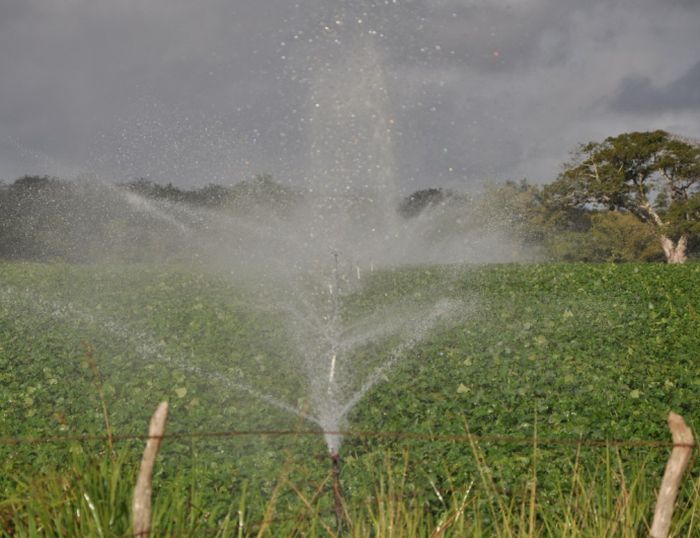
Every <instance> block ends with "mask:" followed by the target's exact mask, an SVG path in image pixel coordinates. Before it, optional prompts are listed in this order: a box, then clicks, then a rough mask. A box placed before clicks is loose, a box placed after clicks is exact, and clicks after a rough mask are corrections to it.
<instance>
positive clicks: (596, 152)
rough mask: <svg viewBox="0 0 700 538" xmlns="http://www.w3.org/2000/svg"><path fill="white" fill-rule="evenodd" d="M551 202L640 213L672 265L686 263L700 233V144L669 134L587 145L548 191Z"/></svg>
mask: <svg viewBox="0 0 700 538" xmlns="http://www.w3.org/2000/svg"><path fill="white" fill-rule="evenodd" d="M546 196H547V197H548V199H549V201H550V203H553V204H554V205H560V206H569V207H579V208H584V207H587V208H593V209H609V210H612V211H623V212H627V213H629V214H631V215H634V216H635V217H636V218H637V219H639V220H640V221H641V222H643V223H645V224H647V225H648V226H650V227H651V228H652V229H653V230H654V233H655V234H656V236H657V238H658V240H659V242H660V244H661V247H662V248H663V251H664V254H665V256H666V260H667V261H668V262H669V263H683V262H685V261H686V258H687V247H688V240H689V237H690V236H691V235H692V234H697V233H699V232H700V211H699V210H698V208H699V207H700V145H699V144H697V143H694V142H692V141H689V140H684V139H681V138H679V137H676V136H673V135H671V134H669V133H667V132H665V131H660V130H658V131H651V132H633V133H625V134H621V135H619V136H615V137H609V138H607V139H605V140H604V141H603V142H590V143H588V144H584V145H582V146H581V147H580V148H579V149H578V151H577V152H576V153H575V154H574V158H573V160H572V161H571V162H570V163H569V164H568V165H567V166H566V167H565V169H564V171H563V172H562V173H561V174H560V175H559V177H558V178H557V180H556V181H555V182H554V183H553V184H552V185H549V186H548V187H547V189H546Z"/></svg>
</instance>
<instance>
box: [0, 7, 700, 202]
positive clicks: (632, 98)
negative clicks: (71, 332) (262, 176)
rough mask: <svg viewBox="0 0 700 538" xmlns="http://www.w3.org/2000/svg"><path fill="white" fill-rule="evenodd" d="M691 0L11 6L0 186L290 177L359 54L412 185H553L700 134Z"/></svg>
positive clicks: (0, 20) (4, 50) (2, 29)
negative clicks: (608, 151)
mask: <svg viewBox="0 0 700 538" xmlns="http://www.w3.org/2000/svg"><path fill="white" fill-rule="evenodd" d="M698 6H700V2H697V1H690V0H685V1H682V0H673V1H672V2H665V1H661V0H619V1H612V0H591V1H589V2H581V1H580V0H512V1H507V0H396V1H395V2H394V1H393V0H387V1H385V0H363V1H358V0H336V1H331V0H297V1H296V2H289V1H288V0H265V1H260V2H243V1H239V2H231V1H230V0H201V1H200V2H191V1H188V0H151V1H149V2H145V3H144V2H139V1H137V0H124V1H120V2H108V1H94V0H62V1H60V2H57V1H53V0H22V1H20V0H10V1H7V2H0V95H2V99H1V100H0V178H2V179H5V180H12V179H14V177H17V176H18V175H20V174H23V173H49V174H63V173H64V171H71V170H75V171H76V173H79V172H80V171H81V170H83V171H86V172H95V173H98V174H101V175H103V176H105V177H108V178H113V179H117V180H121V179H125V178H128V177H134V176H142V175H148V176H149V177H151V178H152V179H155V180H158V181H173V182H174V183H179V184H192V183H206V182H209V181H217V182H222V183H229V182H234V181H238V180H240V179H243V178H245V177H249V176H250V175H252V174H254V173H258V172H271V173H273V174H274V175H275V176H276V177H278V178H279V179H290V180H291V181H297V180H300V179H303V178H304V176H305V175H308V167H309V161H310V160H311V150H310V148H311V146H312V145H313V137H314V132H313V131H314V130H313V128H311V127H310V125H311V123H312V122H313V121H317V125H318V121H319V120H318V119H316V120H315V118H318V116H315V112H314V111H313V110H312V106H313V103H312V97H313V94H314V91H315V90H314V88H316V90H318V88H319V85H322V83H323V77H324V76H326V75H324V73H326V74H327V73H329V72H331V71H332V70H333V69H346V70H348V71H350V72H348V73H347V74H345V75H343V77H345V78H343V77H332V76H330V77H328V76H326V78H327V79H328V80H331V81H333V80H335V81H338V80H347V81H348V82H347V83H344V84H343V86H344V88H342V90H343V91H338V92H337V98H338V99H341V98H343V97H345V98H348V97H349V96H348V95H347V92H348V91H350V88H351V87H355V88H359V86H358V81H361V80H362V70H363V69H364V68H366V67H367V66H364V67H363V65H362V61H363V60H362V58H376V59H377V60H376V61H377V62H379V64H380V66H379V67H380V68H381V71H382V76H381V77H380V76H375V77H374V79H372V80H375V81H378V80H381V81H382V84H383V85H385V86H386V88H385V90H386V92H387V96H386V99H385V103H383V104H382V106H381V114H382V115H383V116H385V117H384V120H388V119H391V120H392V121H393V122H394V123H393V124H392V142H393V153H394V162H395V164H394V166H395V167H396V173H397V176H398V177H399V178H401V181H403V182H404V184H405V186H406V188H408V189H410V188H414V187H422V186H429V185H441V184H452V185H454V186H458V185H460V184H461V185H463V186H464V187H465V188H468V187H470V186H472V185H473V184H475V183H478V182H480V181H482V180H484V179H494V180H501V179H508V178H519V177H523V176H527V177H529V178H531V179H536V180H542V181H545V180H548V179H551V178H552V177H553V176H554V175H555V174H556V169H555V168H556V163H558V162H562V161H564V160H565V159H566V157H567V153H568V151H569V150H571V149H572V148H573V147H575V145H576V144H577V143H579V142H582V141H587V140H590V139H602V138H604V137H605V136H608V135H610V134H616V133H619V132H624V131H626V130H629V129H632V128H634V129H640V128H642V129H644V128H646V126H649V128H668V129H671V128H674V127H675V128H676V129H677V130H678V129H680V130H682V131H683V132H682V134H686V135H689V136H695V137H697V136H700V122H699V121H698V116H699V115H700V104H699V103H698V97H697V93H696V92H697V88H699V87H700V83H698V77H699V76H700V75H699V71H700V67H698V65H697V57H696V56H697V43H698V41H697V40H698V38H697V28H699V27H700V9H698ZM365 46H366V47H372V48H373V52H372V54H370V55H369V56H367V55H366V51H365V52H362V50H361V49H362V47H365ZM352 54H357V61H345V60H343V58H344V57H345V56H348V55H352ZM363 54H365V56H363ZM373 61H374V60H373ZM343 66H345V67H343ZM689 66H694V67H689ZM365 72H367V70H366V69H365ZM355 93H356V94H358V95H359V94H362V90H361V89H358V90H356V91H355ZM368 94H371V92H369V93H368ZM325 95H326V100H327V102H333V97H334V96H333V94H332V91H330V90H328V91H326V92H325ZM350 97H352V96H350ZM345 101H346V102H350V101H351V100H350V99H345ZM352 102H353V103H357V104H356V105H353V106H357V107H361V106H362V105H361V99H356V100H353V101H352ZM341 127H343V126H341ZM328 129H330V128H328ZM328 129H327V130H328ZM339 131H341V132H342V131H343V129H339ZM348 136H349V135H348ZM345 138H347V136H346V137H345ZM354 158H355V160H358V159H360V158H361V156H355V157H354Z"/></svg>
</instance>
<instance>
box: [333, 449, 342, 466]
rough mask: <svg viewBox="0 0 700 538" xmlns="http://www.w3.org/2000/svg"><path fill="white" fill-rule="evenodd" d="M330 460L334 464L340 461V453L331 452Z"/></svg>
mask: <svg viewBox="0 0 700 538" xmlns="http://www.w3.org/2000/svg"><path fill="white" fill-rule="evenodd" d="M331 461H332V462H333V463H335V464H338V463H340V453H339V452H336V451H334V452H331Z"/></svg>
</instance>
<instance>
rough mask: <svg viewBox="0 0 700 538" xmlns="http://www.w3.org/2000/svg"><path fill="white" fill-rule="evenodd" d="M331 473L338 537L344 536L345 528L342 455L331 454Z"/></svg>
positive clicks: (337, 453)
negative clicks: (341, 480)
mask: <svg viewBox="0 0 700 538" xmlns="http://www.w3.org/2000/svg"><path fill="white" fill-rule="evenodd" d="M331 471H332V473H333V500H334V506H335V525H336V530H337V531H338V536H342V534H343V528H344V527H345V522H346V516H345V502H344V498H343V488H342V485H341V483H340V453H339V452H331Z"/></svg>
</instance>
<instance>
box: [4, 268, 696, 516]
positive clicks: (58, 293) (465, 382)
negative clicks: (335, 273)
mask: <svg viewBox="0 0 700 538" xmlns="http://www.w3.org/2000/svg"><path fill="white" fill-rule="evenodd" d="M0 272H1V274H2V288H1V289H0V297H1V300H0V390H1V391H2V397H1V398H0V431H2V436H3V437H5V438H7V437H10V438H13V437H42V436H62V435H80V434H92V435H98V436H105V435H106V434H107V430H106V425H105V420H104V415H103V412H102V407H101V404H102V400H104V402H105V403H106V406H107V408H108V411H109V419H110V423H111V429H112V432H113V433H114V434H115V435H117V434H143V433H145V431H146V427H147V422H148V418H149V416H150V414H151V413H152V411H153V410H154V409H155V406H156V405H157V403H158V402H159V401H161V400H163V399H167V400H169V401H170V403H171V409H172V410H171V419H170V423H169V426H168V430H169V431H170V432H193V431H194V432H221V431H226V430H237V431H249V430H258V431H269V430H287V431H288V430H295V429H296V430H298V431H305V432H307V431H309V430H318V428H317V426H316V425H314V424H311V423H309V422H307V421H306V420H305V419H304V418H302V417H299V416H297V415H294V414H292V413H290V412H288V411H287V410H285V409H283V408H281V407H280V406H275V405H271V404H270V402H269V401H267V400H265V397H266V396H269V397H271V398H274V399H275V401H277V402H284V403H285V404H287V405H288V406H290V407H293V408H296V409H299V410H301V411H302V412H303V411H304V410H306V409H308V405H309V402H308V399H307V396H306V383H307V382H308V381H307V380H306V379H305V377H304V375H303V372H300V371H298V369H297V368H296V367H295V366H294V365H295V364H297V363H295V361H294V360H292V359H293V357H291V355H290V354H292V353H294V351H293V350H292V348H291V346H289V345H288V338H289V336H290V335H289V333H288V328H287V326H286V324H285V320H284V319H283V317H282V315H281V314H280V313H278V312H277V313H276V312H275V311H274V310H263V309H260V308H259V306H256V305H255V304H253V303H251V300H250V294H249V293H248V292H247V290H241V289H238V288H237V287H236V286H235V285H233V284H231V281H230V280H228V279H226V278H224V277H223V276H215V275H214V276H212V275H206V274H204V273H201V272H200V271H197V270H194V269H192V268H185V267H182V268H179V269H178V268H169V269H167V270H164V269H162V268H158V267H154V266H134V265H131V266H109V267H107V266H69V265H40V264H26V263H21V264H20V263H5V264H3V265H2V267H1V269H0ZM364 283H365V285H364V286H363V288H362V289H361V290H360V291H358V292H356V293H355V294H353V295H350V296H347V297H346V298H345V301H344V304H343V315H344V316H346V317H347V319H350V320H352V319H359V318H361V317H362V316H364V315H366V314H367V313H368V312H372V311H376V310H377V309H380V308H382V307H383V306H385V305H390V304H395V303H396V301H397V300H400V299H401V298H405V297H411V298H412V299H413V300H416V298H418V299H420V297H421V295H425V296H426V301H427V300H428V299H429V296H430V295H431V294H432V293H438V290H439V292H440V293H441V294H446V295H448V296H452V297H454V298H455V299H459V300H462V301H463V303H462V304H464V305H468V308H469V312H468V313H466V315H465V316H464V317H463V318H460V319H459V322H458V323H456V324H455V323H443V324H440V325H439V326H437V327H436V328H435V329H434V330H433V331H432V332H431V333H430V334H429V335H428V337H427V338H425V339H424V340H423V341H422V342H420V343H418V344H417V345H416V346H414V347H413V348H411V349H410V350H408V351H407V353H406V355H405V356H404V357H403V358H402V359H401V360H400V361H398V362H397V363H396V365H395V366H394V367H393V368H392V369H390V370H389V371H387V372H385V374H384V378H383V379H382V381H381V382H379V383H378V384H377V385H376V386H374V387H373V388H372V389H371V390H370V391H369V392H368V393H367V394H366V396H365V397H364V398H363V399H361V400H360V401H359V403H358V404H357V406H356V407H355V408H354V410H353V411H352V412H351V413H350V416H349V425H348V426H349V428H350V429H351V430H353V431H357V432H380V433H381V432H383V433H385V434H387V433H388V434H391V433H394V432H403V433H408V434H420V435H423V436H424V437H422V438H418V439H416V438H402V437H393V436H391V435H388V436H373V435H366V436H362V435H360V436H357V437H354V436H349V437H347V438H346V439H345V442H344V444H343V446H342V448H341V455H342V457H343V462H344V463H343V480H344V484H345V486H346V490H347V495H348V496H349V497H351V498H352V497H355V498H358V499H359V498H364V496H366V495H369V494H371V492H372V491H373V488H374V487H375V486H376V484H374V478H375V477H374V476H373V473H372V471H371V469H375V468H377V466H378V465H384V463H385V462H386V461H389V462H392V461H395V462H397V463H398V464H400V462H401V461H402V456H401V454H403V453H404V451H408V453H409V454H410V458H411V461H412V462H413V464H412V465H411V466H410V467H408V468H407V470H406V472H405V481H406V482H405V488H406V489H407V490H408V491H415V492H420V493H421V494H424V495H425V496H426V498H427V499H428V501H427V502H428V503H429V504H430V503H433V504H434V507H438V506H439V505H440V502H441V500H440V499H441V498H442V497H444V496H445V495H447V496H449V495H450V492H451V491H455V490H456V489H458V488H460V487H466V485H467V484H469V483H470V482H471V481H473V480H474V479H475V478H476V477H478V465H477V464H478V462H476V461H475V460H474V457H473V451H472V450H471V449H470V447H469V444H468V443H466V442H464V440H462V441H459V440H450V439H449V438H446V437H445V436H450V435H455V436H463V435H464V434H465V433H466V432H467V431H469V432H471V433H472V434H475V435H482V436H483V435H486V436H509V437H515V438H518V439H521V440H523V442H513V441H510V442H509V441H506V442H499V441H497V440H492V441H484V442H483V443H482V444H481V449H482V450H483V452H484V457H485V460H486V461H487V462H488V466H489V468H490V469H491V470H492V472H493V476H494V480H496V484H497V485H498V487H499V488H502V490H503V491H506V492H508V491H510V488H512V487H514V486H513V484H518V483H520V482H521V481H522V480H523V477H526V476H527V475H528V472H530V471H529V470H530V469H531V468H532V464H533V458H534V457H535V455H537V457H538V458H539V465H538V478H539V480H540V490H539V491H540V495H541V496H542V499H544V500H545V501H544V502H547V501H546V500H547V499H549V500H552V499H555V498H557V496H559V495H560V494H561V491H562V490H564V491H565V490H567V488H568V487H570V477H571V461H572V458H574V457H575V456H576V450H577V448H576V444H575V443H576V441H578V440H580V441H582V442H584V443H585V442H586V441H590V440H605V439H609V440H614V439H617V440H626V441H633V440H656V441H667V440H668V437H669V436H668V432H667V428H666V424H665V418H666V415H667V414H668V412H669V411H671V410H673V411H675V412H677V413H680V414H682V415H683V416H684V417H685V418H686V420H687V421H688V423H689V424H690V425H691V426H692V425H695V426H697V424H698V420H699V419H700V415H698V410H697V406H696V405H695V396H694V395H696V394H697V391H698V387H700V377H698V374H697V364H698V363H697V361H698V357H699V356H700V331H699V330H698V328H699V326H700V313H699V311H700V267H699V266H698V265H696V264H688V265H685V266H666V265H651V264H645V265H633V264H630V265H590V264H589V265H575V264H574V265H494V266H473V267H469V266H454V267H442V268H437V267H416V268H411V269H402V270H397V271H382V272H375V273H373V274H371V275H367V276H366V277H365V280H364ZM391 344H392V343H388V344H384V343H382V342H367V344H366V345H365V346H362V347H361V348H360V352H359V353H360V355H359V356H358V363H357V364H358V368H360V367H365V366H364V365H365V364H366V363H367V361H368V360H369V359H368V358H367V357H369V356H370V355H374V357H375V358H374V360H375V361H376V360H378V359H376V357H380V359H379V360H381V357H382V356H383V355H382V354H386V353H387V345H391ZM92 360H94V365H96V367H97V370H98V371H99V374H100V382H98V381H97V380H96V377H95V369H94V367H93V365H92V364H91V361H92ZM363 361H364V362H363ZM370 363H371V362H370ZM261 396H262V397H261ZM535 432H536V436H537V439H538V442H539V444H540V445H541V446H540V447H539V448H538V450H537V451H536V452H533V448H532V442H533V441H534V437H535ZM430 435H435V436H438V437H439V438H437V439H433V440H431V439H429V438H428V437H429V436H430ZM547 440H568V441H571V444H570V445H560V444H547ZM124 443H125V441H122V440H117V444H119V445H120V446H121V445H122V444H124ZM75 444H76V443H73V444H72V445H73V446H75ZM83 445H84V447H86V449H87V450H88V451H90V450H93V451H94V452H96V453H99V452H101V451H105V450H107V449H106V442H105V441H104V440H99V441H90V442H84V443H83ZM70 446H71V444H70V443H42V444H18V445H2V446H0V454H1V455H2V457H1V458H0V459H1V460H2V462H3V463H2V476H3V479H2V488H3V490H4V491H5V492H8V491H13V490H14V488H15V487H16V483H17V481H18V480H19V481H31V480H32V477H34V476H40V475H42V474H43V473H46V472H50V471H51V470H52V469H61V468H62V466H63V465H65V461H66V454H67V451H68V450H69V449H70ZM133 446H134V453H133V454H132V456H133V458H137V457H138V443H133ZM325 454H326V449H325V446H324V443H323V440H322V438H321V437H320V436H314V435H303V436H293V435H286V436H260V435H249V436H248V435H247V436H239V437H213V438H174V439H171V440H168V441H167V442H166V443H165V444H164V452H163V456H162V460H161V462H162V463H161V465H160V466H159V471H158V473H159V475H158V476H157V479H158V480H160V481H162V482H161V483H167V481H168V480H174V479H175V477H176V476H177V473H178V472H179V471H181V470H182V469H183V468H190V467H192V468H195V467H196V468H197V473H198V474H197V477H198V478H197V481H198V484H199V485H201V486H206V488H205V490H206V491H207V492H208V493H206V495H209V496H211V497H212V498H215V497H217V496H221V495H228V496H231V495H233V496H235V495H237V494H238V493H240V491H241V490H242V488H243V487H244V484H248V486H249V487H252V488H253V490H254V491H255V492H256V495H260V498H262V499H264V498H266V495H267V496H269V495H271V494H272V492H273V491H274V487H275V483H276V481H277V479H278V477H279V476H280V472H281V469H283V467H284V466H285V465H287V466H288V467H289V468H290V469H291V471H289V472H290V475H292V476H294V480H297V481H299V482H303V483H305V484H307V485H308V484H317V485H318V484H320V483H321V481H322V479H323V476H325V474H326V473H327V471H328V460H327V458H326V456H325ZM666 455H667V449H666V448H664V447H651V448H648V447H626V448H623V449H622V455H621V458H622V462H623V463H622V465H623V468H624V465H625V462H627V461H631V460H635V459H638V458H640V457H641V458H650V460H649V463H648V465H646V466H645V472H649V473H651V474H652V475H654V476H656V475H658V476H659V477H660V475H661V472H662V469H663V463H664V460H665V457H666ZM599 456H600V449H598V448H595V447H586V446H585V445H584V447H583V448H581V455H580V457H581V460H582V461H593V460H596V461H599ZM290 462H291V463H290ZM417 462H420V464H418V463H417ZM309 487H311V486H309ZM249 491H250V490H249ZM431 492H432V493H431ZM268 498H269V497H268ZM294 498H295V496H294V495H292V497H291V498H290V499H288V501H289V503H290V506H292V505H294V502H295V501H294ZM297 501H298V499H297ZM284 502H286V501H284ZM284 502H283V503H282V504H284ZM280 509H281V510H282V511H284V509H283V508H280Z"/></svg>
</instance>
